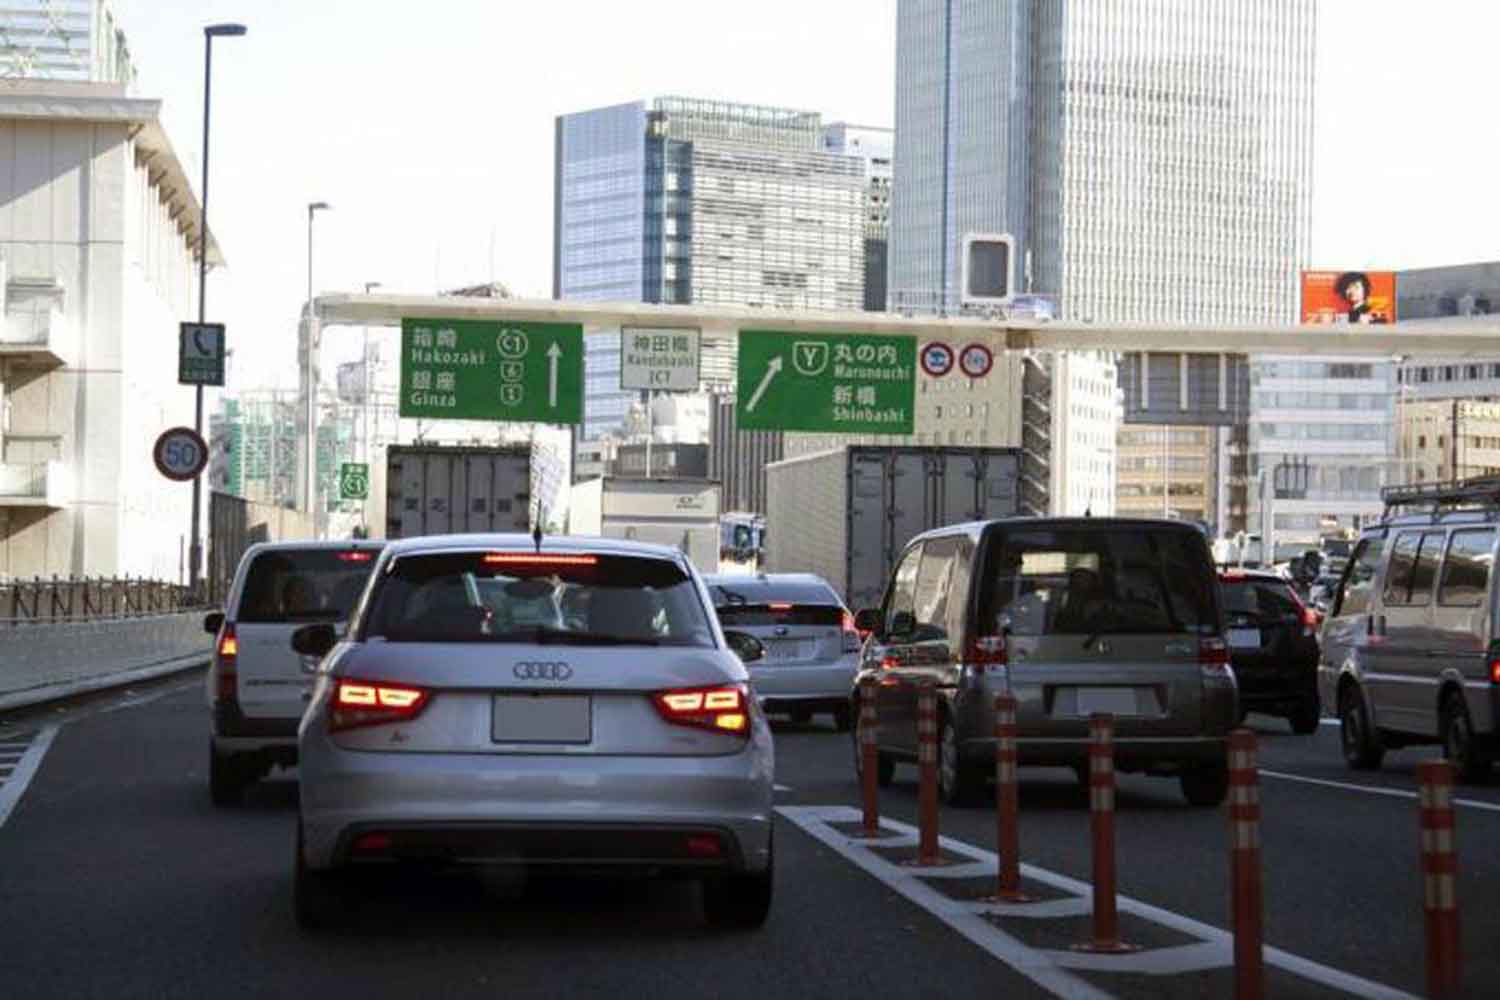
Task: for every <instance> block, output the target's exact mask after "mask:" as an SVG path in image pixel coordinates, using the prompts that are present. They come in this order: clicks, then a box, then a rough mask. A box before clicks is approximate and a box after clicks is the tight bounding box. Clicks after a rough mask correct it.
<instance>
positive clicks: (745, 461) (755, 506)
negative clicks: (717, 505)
mask: <svg viewBox="0 0 1500 1000" xmlns="http://www.w3.org/2000/svg"><path fill="white" fill-rule="evenodd" d="M800 437H802V435H800V434H787V433H786V432H784V431H759V430H756V431H745V430H740V429H739V427H738V425H737V420H736V410H735V399H734V397H733V396H715V397H713V403H712V406H711V408H710V409H709V431H708V478H710V479H713V480H716V481H717V482H718V483H719V487H720V499H721V505H722V508H723V509H724V510H726V511H745V512H748V513H753V514H762V515H763V514H765V513H766V466H767V465H770V464H771V463H772V462H779V461H781V460H782V459H783V458H785V457H786V443H787V441H788V440H789V439H793V438H800Z"/></svg>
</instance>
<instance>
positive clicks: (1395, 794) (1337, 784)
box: [1260, 771, 1500, 812]
mask: <svg viewBox="0 0 1500 1000" xmlns="http://www.w3.org/2000/svg"><path fill="white" fill-rule="evenodd" d="M1260 773H1261V774H1263V775H1264V776H1266V777H1267V778H1280V779H1281V780H1282V781H1299V782H1301V783H1303V784H1305V785H1321V786H1323V787H1324V788H1341V789H1343V790H1344V791H1347V792H1365V793H1366V794H1368V795H1385V796H1388V797H1390V798H1395V799H1415V798H1416V797H1417V793H1416V792H1410V791H1407V790H1406V789H1404V788H1380V787H1378V786H1375V785H1356V784H1354V783H1352V782H1348V781H1330V780H1329V779H1327V778H1309V777H1307V776H1306V775H1301V774H1287V773H1286V772H1285V771H1261V772H1260ZM1453 804H1454V805H1456V806H1464V807H1466V808H1469V809H1483V810H1484V811H1485V812H1500V802H1483V801H1481V800H1479V799H1457V798H1456V799H1454V800H1453Z"/></svg>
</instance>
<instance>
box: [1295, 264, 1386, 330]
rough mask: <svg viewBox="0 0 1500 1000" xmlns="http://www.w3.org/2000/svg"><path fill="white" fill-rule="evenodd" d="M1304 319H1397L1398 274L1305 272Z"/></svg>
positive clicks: (1317, 321) (1324, 322) (1323, 321)
mask: <svg viewBox="0 0 1500 1000" xmlns="http://www.w3.org/2000/svg"><path fill="white" fill-rule="evenodd" d="M1302 322H1304V323H1315V324H1318V325H1320V326H1326V325H1332V324H1336V323H1394V322H1396V275H1395V273H1394V272H1392V271H1303V272H1302Z"/></svg>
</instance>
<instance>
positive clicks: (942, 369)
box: [922, 340, 954, 378]
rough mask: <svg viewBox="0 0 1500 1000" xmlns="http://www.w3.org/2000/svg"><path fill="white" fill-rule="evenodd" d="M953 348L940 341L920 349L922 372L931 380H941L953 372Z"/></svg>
mask: <svg viewBox="0 0 1500 1000" xmlns="http://www.w3.org/2000/svg"><path fill="white" fill-rule="evenodd" d="M953 360H954V359H953V348H951V347H949V346H948V345H947V344H945V343H943V342H942V341H941V340H934V341H933V342H932V343H930V344H925V345H923V347H922V370H923V371H924V372H926V373H927V374H928V375H931V376H932V377H933V378H942V377H943V376H944V375H946V374H948V373H949V372H951V371H952V370H953Z"/></svg>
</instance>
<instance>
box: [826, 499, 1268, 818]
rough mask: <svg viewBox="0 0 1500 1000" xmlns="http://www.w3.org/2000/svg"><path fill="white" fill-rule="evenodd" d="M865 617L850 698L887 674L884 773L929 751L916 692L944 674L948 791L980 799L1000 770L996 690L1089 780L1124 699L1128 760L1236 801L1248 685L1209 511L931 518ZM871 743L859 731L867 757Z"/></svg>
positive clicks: (1026, 745)
mask: <svg viewBox="0 0 1500 1000" xmlns="http://www.w3.org/2000/svg"><path fill="white" fill-rule="evenodd" d="M856 627H858V628H859V629H860V630H861V631H869V632H870V633H871V637H870V640H869V641H868V642H867V643H866V645H865V649H864V652H863V654H862V659H861V664H860V672H859V674H858V675H857V677H856V687H855V691H854V692H853V694H852V695H851V698H852V699H854V700H856V701H857V699H858V697H859V690H858V682H859V681H860V680H861V679H863V678H866V677H870V678H874V679H876V680H877V681H878V692H879V693H878V697H877V703H876V704H877V714H878V719H879V722H878V728H879V736H878V741H877V745H878V748H879V749H878V760H879V768H880V771H879V774H878V778H879V780H880V781H881V783H889V782H890V780H891V778H892V775H893V774H894V771H895V767H896V764H897V763H898V762H914V761H915V760H916V756H917V737H916V716H917V707H916V706H917V692H918V688H919V686H920V685H922V684H925V683H932V684H935V685H936V687H937V692H938V712H939V719H938V727H939V736H938V739H939V755H938V757H939V768H938V771H939V794H940V796H941V797H942V799H943V800H944V801H946V802H949V803H962V802H966V801H969V800H972V799H974V798H976V797H978V795H979V794H980V793H981V792H983V790H984V787H985V782H986V780H987V779H988V777H989V776H990V775H991V774H993V772H994V761H995V742H994V732H995V727H994V701H995V696H996V695H998V694H1002V693H1006V692H1009V693H1012V694H1014V695H1015V697H1016V700H1017V702H1018V715H1017V722H1018V724H1019V727H1020V745H1019V750H1020V760H1021V763H1022V764H1035V765H1061V766H1066V767H1072V768H1074V770H1075V771H1076V772H1078V773H1079V775H1080V778H1082V777H1083V776H1084V775H1085V774H1086V773H1087V772H1086V761H1087V747H1088V735H1089V734H1088V724H1089V716H1090V715H1091V714H1092V713H1095V712H1108V713H1110V714H1112V715H1114V717H1115V760H1116V767H1117V768H1118V769H1119V770H1122V771H1142V772H1145V773H1147V774H1155V775H1171V776H1176V777H1177V778H1178V779H1179V780H1180V782H1181V785H1182V790H1183V794H1184V795H1185V796H1186V797H1187V799H1188V801H1189V802H1191V803H1193V804H1194V805H1204V806H1207V805H1217V804H1219V803H1220V802H1222V801H1223V799H1224V796H1225V794H1226V792H1227V789H1228V771H1227V749H1226V748H1227V741H1228V736H1229V731H1230V729H1231V728H1232V727H1233V725H1234V723H1235V720H1236V718H1237V711H1238V693H1237V689H1236V685H1235V679H1234V673H1233V671H1232V670H1231V668H1230V666H1229V650H1228V647H1227V645H1226V644H1225V641H1224V622H1223V611H1222V605H1221V601H1220V597H1219V588H1218V578H1217V576H1216V574H1215V572H1214V565H1213V558H1212V555H1211V554H1210V552H1209V548H1208V543H1207V541H1206V540H1205V539H1204V537H1203V533H1202V532H1201V531H1199V530H1198V528H1197V527H1195V526H1194V525H1191V524H1185V523H1183V522H1178V521H1151V520H1129V519H1113V518H1008V519H1005V520H999V521H987V522H979V523H974V524H963V525H956V526H952V527H947V528H941V529H938V530H936V531H930V532H927V533H926V534H923V535H919V536H917V538H915V539H914V540H913V541H912V542H911V543H910V544H909V545H908V546H907V547H906V549H905V550H904V552H903V553H902V555H901V557H900V559H899V560H898V561H897V563H896V568H895V572H894V574H893V576H892V579H891V582H890V584H889V586H888V587H887V589H886V593H885V599H884V601H883V602H882V604H881V607H879V608H872V609H868V610H865V611H862V612H860V614H859V616H858V617H857V619H856ZM854 715H855V718H858V713H857V712H856V713H854ZM856 728H857V727H856ZM858 746H859V741H858V734H857V733H856V738H855V747H856V763H857V762H858V760H859V755H858V752H857V751H858Z"/></svg>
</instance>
